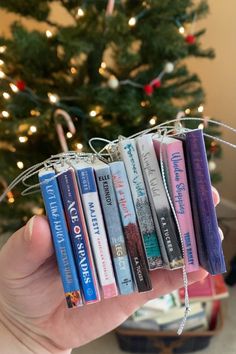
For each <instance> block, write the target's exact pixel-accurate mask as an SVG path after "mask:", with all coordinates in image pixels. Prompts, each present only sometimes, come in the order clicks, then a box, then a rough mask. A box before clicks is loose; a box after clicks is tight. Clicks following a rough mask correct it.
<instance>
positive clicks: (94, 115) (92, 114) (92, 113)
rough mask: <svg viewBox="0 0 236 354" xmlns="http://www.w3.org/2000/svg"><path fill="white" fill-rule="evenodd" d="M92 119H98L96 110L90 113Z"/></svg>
mask: <svg viewBox="0 0 236 354" xmlns="http://www.w3.org/2000/svg"><path fill="white" fill-rule="evenodd" d="M89 115H90V117H96V115H97V112H96V111H95V110H92V111H90V112H89Z"/></svg>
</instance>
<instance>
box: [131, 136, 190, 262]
mask: <svg viewBox="0 0 236 354" xmlns="http://www.w3.org/2000/svg"><path fill="white" fill-rule="evenodd" d="M138 139H139V141H140V143H139V146H140V154H141V155H142V158H141V161H142V163H143V171H145V175H146V177H147V180H148V186H149V191H150V198H151V199H152V201H153V204H154V208H155V212H156V216H157V219H158V222H159V225H160V229H161V233H162V237H163V241H164V244H165V249H166V252H167V255H168V260H169V266H170V269H177V268H180V267H182V266H183V256H182V252H181V248H180V244H179V240H178V231H177V228H176V225H175V222H174V219H173V215H172V211H171V208H170V205H169V202H168V199H167V196H166V191H165V188H164V185H163V181H162V177H161V172H160V168H159V163H158V159H157V155H156V152H155V149H154V141H152V137H151V135H145V136H143V137H140V138H138Z"/></svg>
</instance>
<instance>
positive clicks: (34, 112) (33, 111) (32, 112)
mask: <svg viewBox="0 0 236 354" xmlns="http://www.w3.org/2000/svg"><path fill="white" fill-rule="evenodd" d="M30 114H31V115H32V116H36V117H38V116H39V115H40V112H39V111H36V110H35V109H31V111H30Z"/></svg>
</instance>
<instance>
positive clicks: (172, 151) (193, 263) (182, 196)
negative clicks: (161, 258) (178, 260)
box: [153, 136, 199, 273]
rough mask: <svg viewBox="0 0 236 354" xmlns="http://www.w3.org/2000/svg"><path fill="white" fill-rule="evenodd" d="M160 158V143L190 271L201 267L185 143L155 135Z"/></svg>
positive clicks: (155, 143)
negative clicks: (185, 158) (190, 195)
mask: <svg viewBox="0 0 236 354" xmlns="http://www.w3.org/2000/svg"><path fill="white" fill-rule="evenodd" d="M153 144H154V147H155V151H156V153H157V156H158V159H160V144H162V147H161V149H162V158H163V163H164V170H165V176H166V181H167V184H168V189H169V193H170V196H171V199H172V202H173V205H174V208H175V211H176V215H177V218H178V222H179V226H180V231H181V234H182V238H183V242H184V261H185V266H186V271H187V272H188V273H190V272H194V271H196V270H198V269H199V262H198V254H197V245H196V239H195V232H194V226H193V218H192V210H191V203H190V197H189V188H188V181H187V174H186V166H185V160H184V151H183V143H182V141H180V140H178V139H174V138H171V137H164V138H158V137H156V136H154V137H153Z"/></svg>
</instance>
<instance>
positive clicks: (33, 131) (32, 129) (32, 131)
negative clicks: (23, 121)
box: [29, 125, 37, 133]
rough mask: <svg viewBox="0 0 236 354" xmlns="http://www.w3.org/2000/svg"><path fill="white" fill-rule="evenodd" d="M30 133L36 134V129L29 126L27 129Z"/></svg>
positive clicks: (33, 126)
mask: <svg viewBox="0 0 236 354" xmlns="http://www.w3.org/2000/svg"><path fill="white" fill-rule="evenodd" d="M29 130H30V132H31V133H36V131H37V127H36V126H35V125H31V127H30V128H29Z"/></svg>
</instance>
